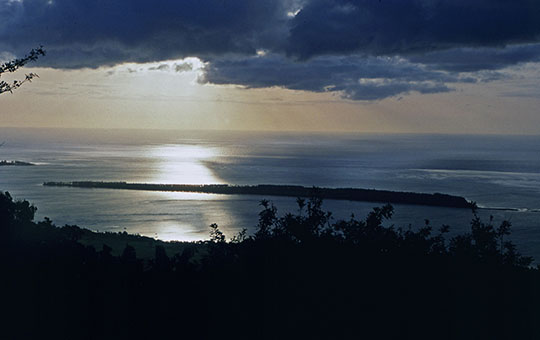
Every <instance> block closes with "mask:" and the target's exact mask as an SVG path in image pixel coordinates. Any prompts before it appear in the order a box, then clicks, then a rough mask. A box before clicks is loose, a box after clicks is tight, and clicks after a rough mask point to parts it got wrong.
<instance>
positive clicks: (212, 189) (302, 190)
mask: <svg viewBox="0 0 540 340" xmlns="http://www.w3.org/2000/svg"><path fill="white" fill-rule="evenodd" d="M43 185H45V186H63V187H79V188H105V189H126V190H147V191H183V192H199V193H207V194H224V195H265V196H287V197H312V196H314V195H316V196H317V197H320V198H322V199H332V200H348V201H363V202H378V203H397V204H414V205H427V206H438V207H451V208H469V209H470V208H475V207H476V204H475V203H474V202H469V201H467V200H466V199H465V198H463V197H460V196H452V195H447V194H441V193H434V194H426V193H415V192H400V191H388V190H375V189H358V188H317V187H311V188H310V187H304V186H297V185H254V186H249V185H246V186H240V185H227V184H205V185H192V184H150V183H127V182H93V181H82V182H45V183H43Z"/></svg>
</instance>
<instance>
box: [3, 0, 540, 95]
mask: <svg viewBox="0 0 540 340" xmlns="http://www.w3.org/2000/svg"><path fill="white" fill-rule="evenodd" d="M298 10H299V11H298ZM292 12H294V13H296V15H291V13H292ZM40 44H43V45H44V46H45V47H46V49H47V51H48V55H47V57H46V58H42V59H41V60H40V61H39V64H38V65H41V66H50V67H55V68H83V67H91V68H95V67H99V66H104V65H105V66H111V65H116V64H120V63H124V62H150V61H152V62H154V61H162V60H168V59H178V58H184V57H189V56H195V57H199V58H201V59H202V60H204V61H206V62H208V63H209V64H208V66H207V67H206V74H205V75H204V81H206V82H211V83H216V84H239V85H244V86H246V87H266V86H281V87H285V88H290V89H299V90H307V91H318V92H320V91H328V90H332V91H340V93H342V95H343V96H345V97H347V98H351V99H360V100H371V99H380V98H386V97H388V96H393V95H398V94H401V93H408V92H411V91H417V92H421V93H433V92H443V91H448V90H450V89H451V86H452V84H454V83H459V82H468V81H469V82H470V81H478V80H492V79H496V78H498V77H500V74H497V73H496V72H492V73H485V72H486V70H487V71H496V70H499V69H503V68H505V67H507V66H509V65H514V64H517V63H521V62H527V61H540V1H533V0H511V1H510V0H381V1H378V0H264V1H253V0H183V1H168V0H154V1H143V0H116V1H108V0H52V1H48V0H23V1H12V0H0V53H1V52H8V53H13V54H15V55H19V56H21V55H23V54H24V53H25V52H27V51H28V50H29V49H30V48H33V47H36V46H38V45H40ZM258 50H264V51H267V53H268V54H267V55H266V56H264V57H254V56H255V55H256V52H257V51H258ZM385 57H389V59H384V58H385ZM384 60H386V61H384ZM461 72H468V73H477V74H476V75H473V76H472V77H469V76H468V77H465V76H463V75H461ZM481 72H484V73H483V74H484V76H481V75H480V73H481ZM486 74H487V75H488V76H486Z"/></svg>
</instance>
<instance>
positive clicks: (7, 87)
mask: <svg viewBox="0 0 540 340" xmlns="http://www.w3.org/2000/svg"><path fill="white" fill-rule="evenodd" d="M40 56H45V50H44V49H43V46H40V47H38V48H34V49H32V50H31V51H30V53H28V54H27V55H26V56H24V57H23V58H19V59H14V60H12V61H8V62H6V63H4V64H2V65H0V77H1V76H2V74H3V73H7V72H10V73H13V72H15V71H17V70H18V69H19V68H21V67H23V66H24V65H26V64H27V63H29V62H31V61H35V60H37V59H38V58H39V57H40ZM34 78H39V76H38V75H37V74H35V73H28V74H25V77H24V79H23V80H14V81H13V82H6V81H0V94H2V93H4V92H10V93H13V90H15V89H18V88H19V87H21V86H22V84H24V83H26V82H31V81H32V79H34Z"/></svg>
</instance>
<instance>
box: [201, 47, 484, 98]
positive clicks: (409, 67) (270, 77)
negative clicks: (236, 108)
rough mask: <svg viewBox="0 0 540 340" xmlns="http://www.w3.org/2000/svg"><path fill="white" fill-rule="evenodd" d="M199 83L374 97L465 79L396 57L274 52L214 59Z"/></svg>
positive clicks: (430, 89) (444, 88)
mask: <svg viewBox="0 0 540 340" xmlns="http://www.w3.org/2000/svg"><path fill="white" fill-rule="evenodd" d="M204 71H205V72H204V76H203V77H202V78H201V80H200V81H201V82H203V83H214V84H237V85H243V86H246V87H248V88H263V87H274V86H276V87H283V88H287V89H292V90H305V91H312V92H329V91H330V92H337V91H339V92H340V94H341V95H342V96H343V97H345V98H348V99H354V100H375V99H383V98H387V97H391V96H395V95H398V94H404V93H410V92H420V93H435V92H447V91H450V90H451V89H450V88H449V87H447V86H446V83H457V82H471V81H475V79H473V78H465V77H462V76H459V75H453V74H450V73H447V72H440V71H435V70H428V69H426V68H425V67H423V66H422V65H418V64H412V63H410V62H408V61H407V60H405V59H402V58H398V57H392V58H391V57H366V56H347V57H335V56H323V57H317V58H313V59H311V60H308V61H303V62H295V61H291V60H290V59H287V58H285V57H283V56H280V55H267V56H264V57H246V58H243V59H238V58H234V59H225V58H222V59H220V60H216V61H214V62H212V63H209V64H208V65H207V66H206V67H205V69H204Z"/></svg>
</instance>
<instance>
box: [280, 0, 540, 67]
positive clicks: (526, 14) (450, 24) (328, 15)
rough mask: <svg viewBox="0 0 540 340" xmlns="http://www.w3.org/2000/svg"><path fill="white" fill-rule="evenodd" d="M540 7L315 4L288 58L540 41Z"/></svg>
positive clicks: (493, 0) (510, 0)
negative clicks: (292, 56) (291, 56)
mask: <svg viewBox="0 0 540 340" xmlns="http://www.w3.org/2000/svg"><path fill="white" fill-rule="evenodd" d="M539 36H540V1H532V0H408V1H406V0H381V1H378V0H311V1H309V2H307V3H306V5H305V6H304V7H303V9H302V10H301V11H300V12H299V13H298V15H297V16H296V17H295V18H294V20H293V22H292V28H291V30H290V36H289V38H288V45H287V52H288V53H289V54H291V55H294V56H297V57H299V58H301V59H305V58H310V57H313V56H316V55H321V54H336V53H352V52H362V53H369V54H374V55H388V54H390V55H391V54H402V55H404V54H405V55H406V54H415V53H416V54H417V53H423V52H428V51H433V50H440V49H449V48H456V47H483V46H498V47H501V46H504V45H506V44H517V43H526V42H535V41H538V39H539Z"/></svg>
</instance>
